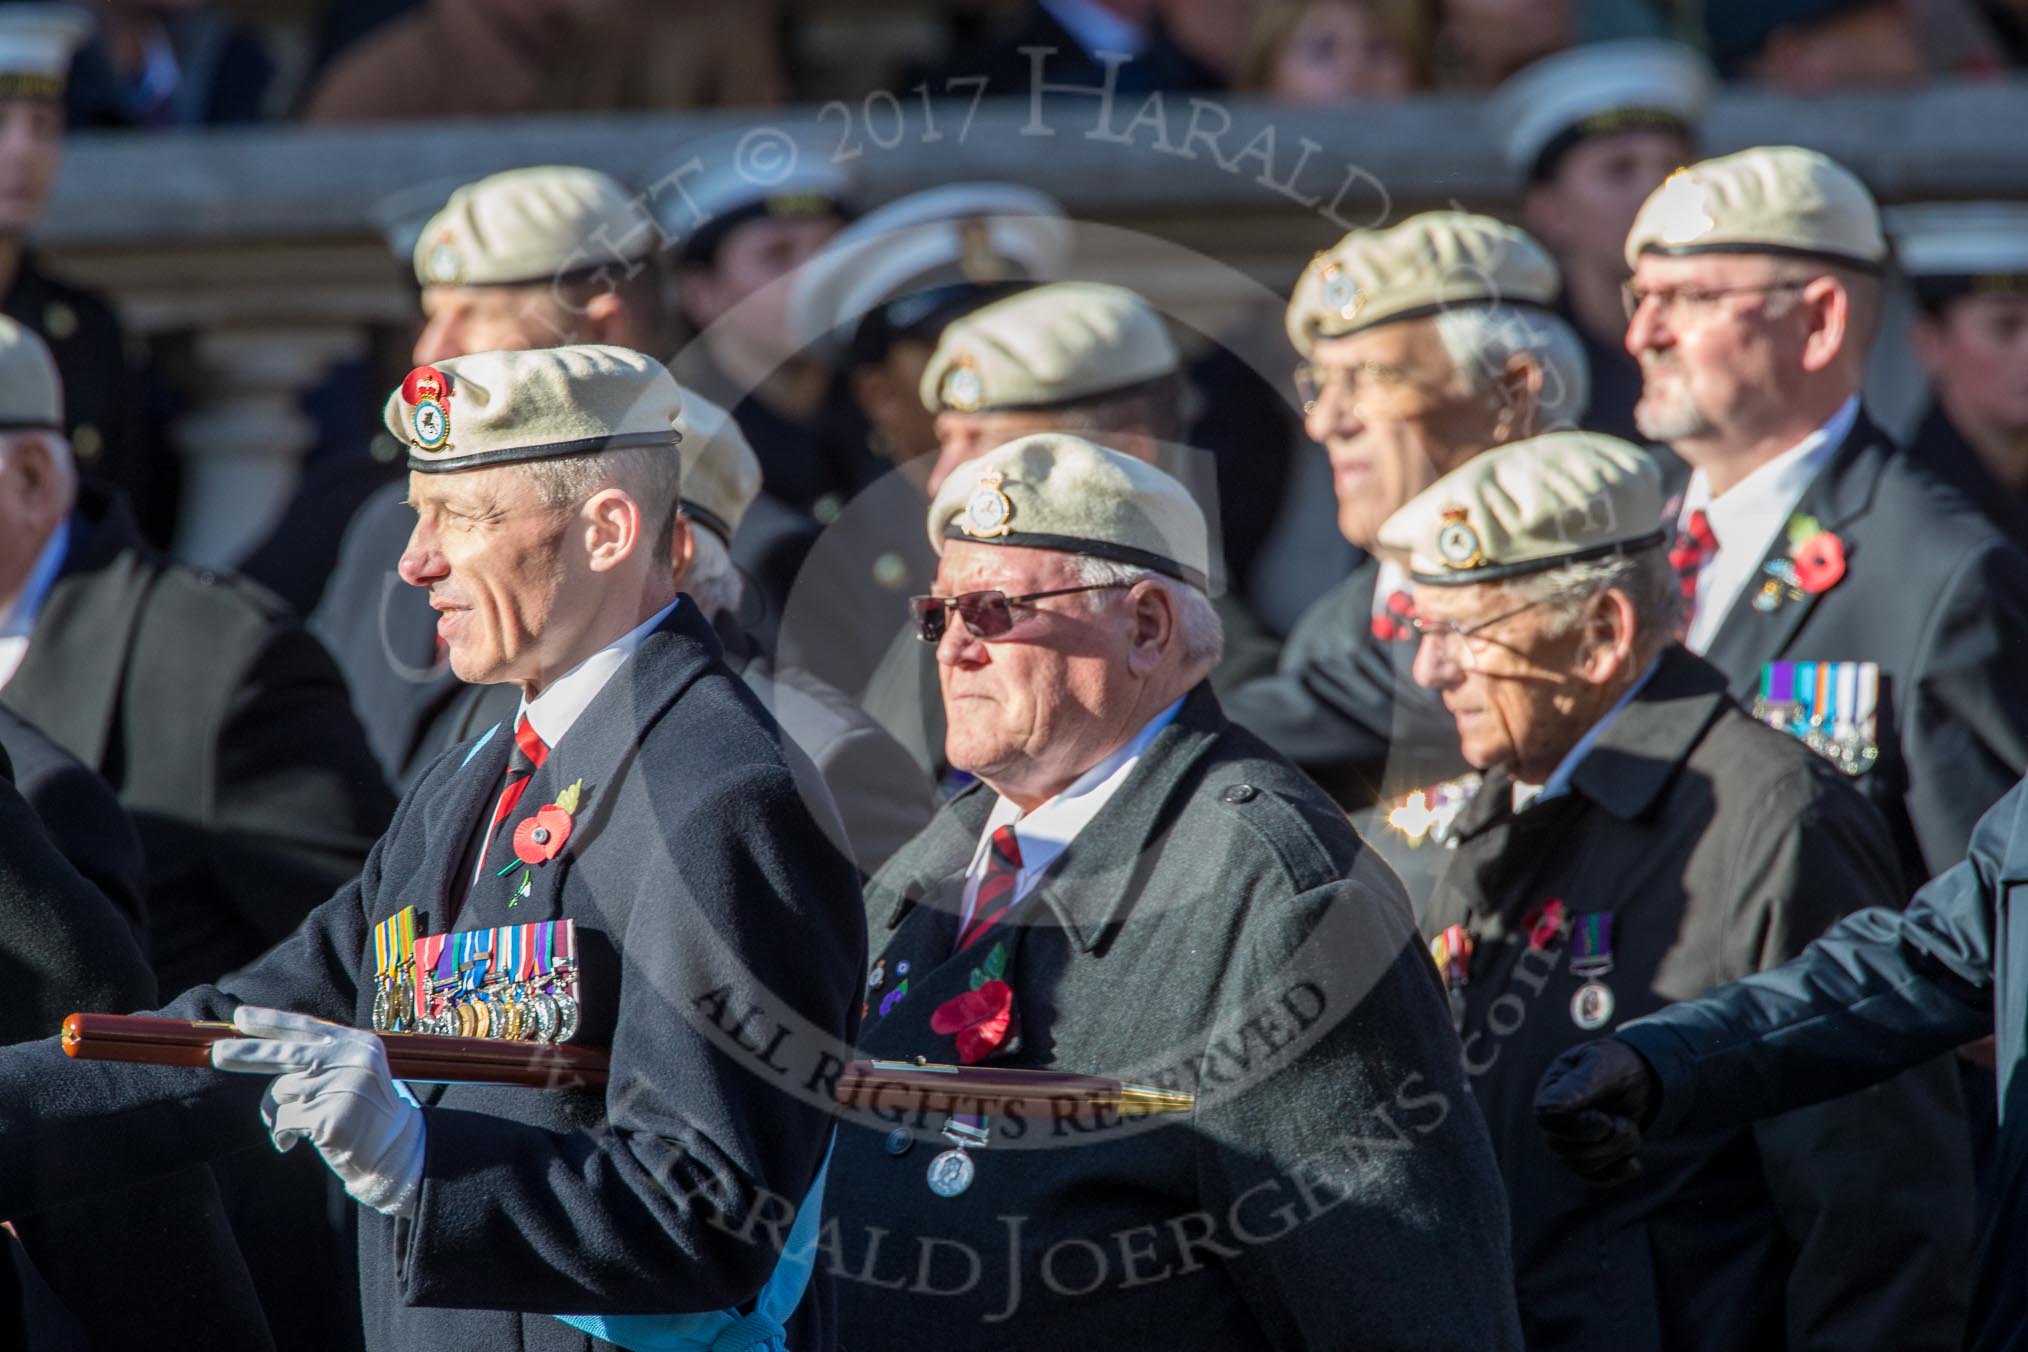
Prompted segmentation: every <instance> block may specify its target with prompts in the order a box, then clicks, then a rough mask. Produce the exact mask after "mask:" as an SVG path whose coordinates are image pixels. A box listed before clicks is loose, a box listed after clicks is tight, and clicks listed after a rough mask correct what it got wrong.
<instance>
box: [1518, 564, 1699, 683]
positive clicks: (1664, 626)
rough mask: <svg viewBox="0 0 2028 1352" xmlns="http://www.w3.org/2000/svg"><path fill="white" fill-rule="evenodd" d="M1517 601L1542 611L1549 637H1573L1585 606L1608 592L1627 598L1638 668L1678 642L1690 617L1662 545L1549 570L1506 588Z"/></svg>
mask: <svg viewBox="0 0 2028 1352" xmlns="http://www.w3.org/2000/svg"><path fill="white" fill-rule="evenodd" d="M1507 586H1508V591H1509V593H1510V594H1511V595H1512V596H1513V597H1514V599H1515V601H1516V602H1532V603H1535V604H1538V605H1540V606H1542V607H1543V609H1544V610H1545V611H1546V612H1547V615H1548V617H1549V632H1550V633H1552V634H1556V635H1562V634H1568V633H1569V632H1570V631H1571V630H1572V629H1574V628H1576V627H1577V625H1578V624H1579V623H1580V622H1581V621H1582V620H1583V618H1584V610H1585V606H1586V605H1587V604H1588V603H1589V602H1590V601H1591V598H1592V597H1594V596H1600V595H1603V594H1604V593H1606V592H1608V591H1617V592H1620V593H1622V594H1624V595H1625V596H1626V598H1627V600H1628V601H1629V602H1631V603H1632V604H1633V609H1634V644H1633V646H1634V658H1635V661H1636V663H1637V664H1638V665H1639V666H1646V665H1647V663H1648V661H1649V660H1650V659H1651V658H1653V657H1654V656H1655V655H1656V654H1657V653H1659V652H1661V651H1662V650H1663V649H1664V648H1666V647H1668V646H1669V644H1671V643H1673V642H1674V641H1675V639H1676V631H1677V629H1678V628H1679V627H1680V626H1681V624H1682V621H1683V620H1684V618H1686V617H1685V601H1684V597H1683V583H1682V579H1681V578H1679V577H1678V576H1677V574H1676V570H1675V568H1674V567H1672V566H1671V565H1670V563H1669V555H1668V552H1667V551H1666V550H1664V549H1663V548H1661V547H1660V546H1656V547H1655V548H1652V549H1643V550H1641V551H1640V552H1638V553H1634V554H1622V555H1619V556H1617V557H1614V558H1609V559H1592V560H1589V561H1587V562H1584V563H1570V564H1565V565H1563V566H1562V567H1560V568H1550V569H1545V570H1544V571H1542V572H1540V573H1533V574H1530V575H1528V576H1526V577H1521V578H1516V579H1515V580H1513V581H1512V582H1510V583H1508V584H1507Z"/></svg>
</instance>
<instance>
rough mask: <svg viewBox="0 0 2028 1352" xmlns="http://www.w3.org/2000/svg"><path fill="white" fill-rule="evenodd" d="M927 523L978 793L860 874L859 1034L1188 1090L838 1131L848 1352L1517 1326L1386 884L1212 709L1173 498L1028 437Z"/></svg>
mask: <svg viewBox="0 0 2028 1352" xmlns="http://www.w3.org/2000/svg"><path fill="white" fill-rule="evenodd" d="M927 525H928V533H929V537H930V541H931V543H932V545H933V546H934V547H935V549H936V550H937V552H938V554H939V555H940V560H939V565H938V569H937V576H936V582H935V586H934V590H933V592H932V593H931V594H929V595H927V596H923V597H920V598H917V600H916V601H915V603H914V611H915V615H916V618H917V622H918V625H919V626H920V634H921V636H922V637H923V638H924V639H925V640H927V641H933V642H934V643H935V644H936V654H937V663H938V676H939V681H940V685H941V688H942V693H943V698H944V704H945V709H946V712H947V715H948V720H949V734H948V737H947V740H946V751H947V754H948V757H949V760H950V763H951V764H952V766H954V767H955V768H957V769H960V770H964V771H967V772H969V773H971V774H973V775H975V776H977V778H978V781H979V782H977V783H974V784H972V785H971V786H969V787H968V788H966V789H965V790H964V791H962V792H960V793H959V794H957V795H956V796H955V797H954V798H953V799H951V801H950V802H949V803H947V804H946V805H945V807H944V808H943V810H942V811H941V812H940V813H939V814H938V816H937V817H936V818H935V819H934V820H933V821H931V823H930V825H929V826H928V827H927V828H926V829H925V830H924V831H923V833H922V834H921V835H920V836H918V837H917V838H916V839H915V840H914V841H913V842H911V843H910V844H909V845H907V846H904V847H903V848H902V850H901V851H900V852H899V853H898V854H896V855H895V857H894V858H893V859H892V860H890V861H889V862H888V864H887V866H886V867H885V868H884V869H882V870H881V871H880V873H878V874H877V875H875V877H874V879H873V881H872V882H871V884H869V893H868V903H867V904H868V914H869V915H870V916H871V917H872V920H873V925H872V928H873V933H874V936H875V938H874V941H873V947H875V948H877V949H880V950H881V952H880V955H879V957H878V958H877V959H876V960H875V961H874V963H873V965H872V969H871V971H870V973H869V975H868V977H867V985H866V1009H865V1013H864V1023H863V1024H862V1027H861V1035H860V1042H859V1049H860V1051H861V1053H862V1054H865V1055H868V1056H872V1057H876V1058H880V1059H891V1060H913V1059H915V1058H917V1057H921V1058H924V1059H926V1060H927V1061H928V1062H931V1063H935V1064H941V1065H953V1066H971V1067H974V1068H977V1069H980V1070H999V1069H1002V1068H1012V1069H1022V1070H1053V1071H1061V1072H1071V1073H1076V1074H1082V1075H1097V1076H1104V1077H1108V1078H1116V1079H1121V1080H1125V1081H1130V1082H1133V1083H1137V1084H1145V1085H1153V1086H1157V1087H1160V1088H1164V1089H1167V1090H1170V1091H1173V1092H1181V1093H1185V1094H1190V1095H1193V1096H1194V1106H1193V1107H1192V1109H1191V1110H1190V1111H1189V1112H1188V1113H1187V1114H1175V1115H1163V1116H1158V1117H1149V1118H1132V1117H1126V1118H1123V1117H1121V1116H1120V1115H1119V1114H1117V1113H1113V1112H1105V1113H1097V1114H1094V1113H1089V1112H1085V1113H1080V1112H1077V1111H1075V1110H1072V1111H1059V1112H1056V1113H1054V1114H1049V1115H1042V1116H1036V1115H1030V1114H1027V1113H1025V1112H1001V1113H998V1114H995V1115H993V1116H991V1117H990V1118H986V1119H981V1118H979V1117H977V1116H968V1117H960V1118H952V1119H949V1120H947V1119H946V1118H945V1116H944V1115H943V1114H941V1113H937V1114H932V1113H927V1112H924V1113H905V1114H900V1115H898V1116H893V1117H888V1118H879V1117H875V1118H872V1119H860V1118H856V1117H855V1118H853V1119H850V1120H848V1121H846V1122H845V1123H844V1124H842V1125H841V1127H840V1129H839V1135H838V1144H837V1153H836V1158H835V1161H834V1165H835V1168H834V1171H833V1172H832V1174H831V1175H830V1186H829V1191H828V1192H827V1194H826V1206H827V1213H826V1222H825V1226H826V1229H825V1233H826V1236H827V1243H828V1244H829V1245H830V1248H831V1259H830V1263H829V1266H830V1268H831V1270H832V1271H833V1272H836V1273H840V1274H847V1275H846V1276H845V1279H844V1280H843V1281H841V1282H839V1283H838V1284H837V1291H838V1312H839V1327H840V1341H841V1342H842V1343H843V1344H845V1345H847V1346H851V1347H860V1346H867V1347H872V1346H879V1345H881V1344H883V1343H885V1342H891V1341H893V1338H892V1334H893V1332H894V1331H895V1330H897V1329H904V1330H906V1331H907V1334H908V1336H909V1338H910V1339H911V1340H913V1341H918V1342H921V1343H923V1344H925V1345H928V1346H935V1347H966V1346H981V1347H983V1346H992V1347H1019V1348H1049V1347H1057V1346H1070V1345H1073V1344H1075V1345H1084V1344H1089V1343H1093V1342H1097V1343H1101V1344H1118V1345H1136V1346H1138V1345H1143V1344H1145V1343H1146V1342H1147V1341H1148V1338H1149V1336H1150V1333H1149V1331H1150V1330H1153V1329H1160V1330H1161V1341H1162V1345H1163V1346H1165V1347H1175V1348H1184V1349H1198V1348H1202V1349H1206V1350H1207V1352H1209V1350H1210V1349H1217V1352H1251V1350H1255V1349H1266V1348H1269V1347H1294V1346H1304V1347H1328V1346H1343V1345H1344V1344H1345V1341H1346V1339H1347V1337H1348V1336H1350V1335H1349V1333H1348V1331H1350V1330H1354V1329H1356V1330H1357V1331H1358V1333H1357V1335H1356V1336H1357V1339H1358V1341H1359V1343H1360V1344H1361V1345H1362V1346H1368V1347H1387V1348H1440V1347H1441V1348H1455V1347H1472V1348H1493V1349H1500V1348H1515V1347H1518V1346H1519V1345H1520V1343H1519V1337H1518V1333H1517V1331H1516V1329H1515V1326H1514V1321H1513V1311H1512V1296H1511V1292H1510V1275H1511V1274H1510V1268H1509V1265H1508V1257H1507V1251H1506V1221H1505V1215H1504V1208H1503V1203H1502V1201H1501V1198H1500V1190H1499V1183H1498V1180H1497V1178H1496V1177H1495V1172H1494V1167H1493V1162H1492V1157H1491V1154H1490V1152H1489V1151H1488V1150H1487V1147H1486V1142H1485V1135H1484V1128H1483V1125H1482V1123H1481V1122H1480V1119H1479V1113H1478V1109H1477V1108H1475V1107H1474V1106H1473V1104H1472V1101H1471V1097H1470V1095H1469V1094H1468V1093H1467V1092H1466V1091H1465V1086H1464V1076H1463V1074H1462V1072H1461V1070H1460V1068H1459V1065H1458V1048H1457V1041H1456V1038H1455V1036H1454V1034H1453V1033H1452V1032H1451V1030H1450V1028H1449V1026H1448V1023H1447V1020H1446V1019H1445V1016H1444V1009H1443V1001H1442V998H1441V996H1440V994H1439V992H1438V990H1437V985H1436V983H1435V982H1434V981H1432V980H1431V979H1430V972H1429V970H1428V965H1427V964H1428V959H1427V958H1426V957H1425V956H1424V955H1423V953H1422V945H1421V943H1420V941H1419V940H1418V938H1417V936H1416V934H1415V932H1414V927H1413V923H1412V921H1411V919H1410V916H1409V911H1408V906H1407V902H1406V898H1405V897H1404V896H1403V894H1402V891H1401V888H1400V885H1399V884H1398V883H1397V882H1396V881H1395V879H1394V878H1393V876H1392V875H1391V874H1390V873H1389V872H1388V870H1387V869H1386V868H1385V866H1383V865H1382V864H1381V863H1380V861H1379V860H1378V859H1377V858H1376V857H1375V856H1374V855H1373V854H1372V852H1371V851H1368V850H1366V849H1365V848H1364V847H1363V845H1362V843H1361V841H1360V840H1359V837H1358V836H1357V834H1356V833H1355V832H1354V831H1353V830H1352V828H1351V827H1350V826H1349V825H1348V824H1347V823H1346V821H1345V819H1344V817H1343V815H1342V814H1340V813H1339V812H1338V811H1336V809H1335V808H1333V806H1332V804H1331V803H1330V801H1329V800H1328V799H1327V798H1325V796H1324V795H1323V794H1322V793H1321V792H1320V791H1319V790H1318V789H1317V787H1316V786H1315V785H1314V784H1312V783H1311V782H1310V781H1309V780H1308V779H1306V778H1305V777H1304V776H1303V775H1302V774H1301V773H1300V772H1299V771H1298V770H1297V769H1296V768H1295V767H1294V766H1293V765H1291V764H1289V763H1288V762H1287V761H1286V760H1284V759H1282V758H1281V757H1280V756H1277V755H1275V754H1274V753H1273V752H1272V751H1270V750H1268V749H1267V748H1266V747H1264V746H1262V745H1261V744H1260V742H1259V741H1258V740H1257V739H1256V738H1254V737H1252V736H1251V735H1249V734H1248V733H1246V732H1245V731H1243V730H1242V729H1239V728H1236V727H1234V726H1233V725H1232V724H1231V723H1229V722H1228V721H1227V720H1226V718H1225V716H1224V715H1223V714H1222V713H1221V712H1220V710H1219V706H1218V700H1217V697H1216V696H1215V695H1214V694H1213V693H1212V692H1211V690H1210V688H1209V687H1208V685H1207V684H1206V682H1205V677H1206V675H1207V673H1208V672H1209V671H1210V670H1211V667H1212V665H1213V664H1214V663H1215V662H1216V661H1217V659H1218V652H1219V646H1220V642H1221V638H1222V635H1221V632H1220V628H1219V624H1218V619H1217V616H1216V615H1215V614H1214V613H1213V611H1212V609H1211V604H1210V601H1209V600H1208V599H1207V597H1206V596H1205V592H1204V587H1205V582H1206V577H1205V574H1206V572H1207V569H1208V565H1209V562H1210V548H1209V542H1208V532H1207V530H1206V526H1205V520H1204V516H1203V514H1202V512H1201V511H1200V510H1199V508H1198V507H1197V505H1196V503H1195V501H1194V500H1193V499H1192V498H1191V496H1190V494H1189V493H1188V491H1187V490H1186V489H1185V488H1184V487H1183V485H1182V484H1181V483H1179V482H1177V481H1176V480H1174V479H1172V478H1170V477H1169V476H1168V475H1166V474H1164V473H1162V472H1161V471H1160V470H1158V469H1156V468H1154V467H1153V466H1150V465H1147V464H1144V463H1143V462H1141V461H1139V460H1136V459H1133V458H1132V457H1129V456H1126V455H1123V454H1121V453H1119V452H1117V451H1114V450H1111V449H1108V448H1105V447H1101V446H1098V445H1095V444H1093V443H1091V442H1089V441H1085V440H1083V439H1081V438H1078V437H1072V436H1067V435H1058V434H1051V433H1043V434H1038V435H1032V436H1026V437H1021V438H1017V439H1016V440H1014V441H1011V442H1008V443H1007V444H1006V445H1003V446H1001V447H999V448H997V449H996V450H993V451H991V452H989V453H988V454H986V455H984V456H982V457H981V458H979V459H977V460H975V461H973V462H971V463H969V464H966V465H964V466H962V467H961V468H959V469H958V470H957V471H956V472H955V473H954V474H952V475H951V476H950V478H949V479H947V480H946V481H945V482H944V484H943V485H942V487H941V489H940V490H939V491H938V494H937V497H936V499H935V501H934V503H933V504H932V506H931V508H930V512H929V517H928V522H927ZM947 1147H951V1148H949V1149H947ZM939 1152H941V1153H939ZM1320 1255H1328V1256H1329V1259H1328V1261H1322V1260H1320V1257H1319V1256H1320Z"/></svg>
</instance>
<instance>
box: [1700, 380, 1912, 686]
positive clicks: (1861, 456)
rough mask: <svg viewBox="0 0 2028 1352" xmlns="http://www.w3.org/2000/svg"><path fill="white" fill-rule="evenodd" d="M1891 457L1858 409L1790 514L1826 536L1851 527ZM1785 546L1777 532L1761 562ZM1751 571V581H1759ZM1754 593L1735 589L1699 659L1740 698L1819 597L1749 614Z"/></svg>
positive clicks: (1851, 557) (1852, 551)
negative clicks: (1727, 678)
mask: <svg viewBox="0 0 2028 1352" xmlns="http://www.w3.org/2000/svg"><path fill="white" fill-rule="evenodd" d="M1893 452H1894V443H1893V442H1892V441H1890V440H1889V439H1888V437H1887V434H1886V433H1884V432H1882V431H1881V430H1880V428H1879V427H1878V426H1877V425H1875V423H1874V422H1873V420H1872V419H1871V418H1870V417H1868V416H1867V414H1866V410H1865V409H1864V408H1863V407H1862V408H1861V409H1860V410H1859V416H1858V418H1857V419H1856V420H1854V422H1853V424H1852V430H1851V431H1850V432H1849V433H1847V434H1846V437H1845V440H1844V442H1843V443H1842V444H1840V445H1839V447H1838V449H1837V450H1836V451H1835V452H1834V453H1833V454H1832V456H1831V459H1830V461H1829V462H1828V463H1827V464H1825V466H1824V468H1823V470H1822V471H1821V472H1820V473H1819V474H1818V475H1817V477H1816V478H1815V479H1814V480H1812V481H1811V483H1810V486H1809V487H1808V488H1807V489H1805V490H1803V496H1802V500H1801V501H1800V502H1798V503H1797V504H1796V514H1797V515H1801V516H1814V517H1815V518H1817V520H1818V521H1819V522H1820V523H1822V525H1823V527H1824V529H1825V530H1827V531H1831V532H1834V533H1836V532H1841V531H1843V530H1845V529H1846V528H1847V527H1848V526H1850V525H1851V523H1852V522H1854V521H1855V520H1857V519H1859V518H1860V517H1863V516H1864V515H1866V513H1867V512H1869V511H1870V510H1872V507H1873V498H1874V492H1875V490H1876V489H1877V488H1878V487H1879V484H1880V475H1881V472H1882V471H1883V470H1884V469H1886V467H1887V458H1888V456H1889V455H1891V454H1893ZM1788 551H1789V543H1788V537H1787V535H1786V533H1777V535H1776V536H1775V540H1774V543H1773V544H1772V545H1770V546H1769V548H1768V553H1767V556H1766V558H1765V559H1763V560H1762V563H1763V564H1764V565H1765V564H1768V563H1774V562H1776V561H1778V560H1780V559H1784V558H1786V557H1788ZM1859 553H1860V549H1859V546H1858V545H1857V544H1856V543H1855V542H1854V541H1852V540H1851V539H1850V538H1849V537H1848V538H1847V539H1846V540H1845V557H1846V559H1847V560H1848V561H1853V562H1856V561H1857V559H1858V556H1859ZM1763 575H1764V573H1763V572H1762V571H1756V573H1755V577H1756V578H1759V577H1761V576H1763ZM1757 590H1758V588H1757V586H1756V585H1755V583H1754V582H1752V581H1749V583H1748V585H1747V586H1745V587H1743V588H1741V589H1740V593H1739V596H1738V597H1737V598H1735V599H1734V601H1733V603H1732V610H1731V611H1730V613H1728V614H1727V615H1726V617H1725V619H1724V621H1723V622H1722V623H1721V624H1720V625H1719V626H1718V632H1717V633H1715V634H1713V635H1712V637H1711V645H1710V647H1709V648H1707V649H1706V650H1705V654H1704V655H1705V656H1706V657H1707V658H1708V659H1710V661H1711V662H1712V664H1713V665H1715V666H1717V667H1718V668H1719V669H1720V670H1721V671H1724V672H1727V673H1729V674H1730V675H1731V677H1732V683H1733V688H1734V689H1735V690H1736V691H1739V692H1741V693H1742V697H1743V696H1744V693H1745V692H1748V691H1750V690H1751V689H1752V688H1753V686H1754V685H1755V684H1756V683H1757V682H1758V681H1759V679H1760V669H1761V666H1762V664H1764V663H1767V662H1771V661H1773V660H1774V659H1775V658H1776V657H1778V656H1779V655H1780V654H1781V653H1782V652H1783V650H1784V649H1786V648H1787V647H1788V644H1789V640H1790V639H1791V638H1793V637H1794V636H1795V633H1796V630H1798V629H1799V628H1801V627H1802V623H1803V621H1804V620H1805V619H1807V618H1808V617H1809V614H1810V612H1811V611H1812V610H1814V609H1816V606H1817V603H1818V601H1819V600H1821V599H1822V597H1821V595H1815V596H1804V597H1803V598H1802V599H1801V600H1799V601H1797V600H1790V601H1785V602H1783V603H1782V604H1781V605H1780V606H1777V607H1776V608H1775V609H1774V610H1772V611H1767V612H1763V611H1759V610H1756V609H1754V606H1753V598H1754V594H1755V592H1756V591H1757Z"/></svg>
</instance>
